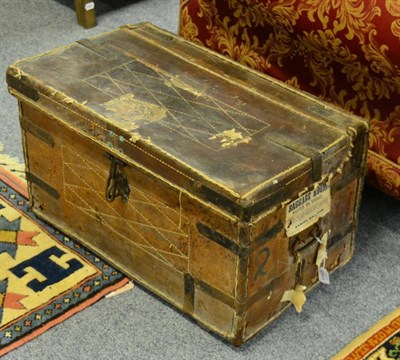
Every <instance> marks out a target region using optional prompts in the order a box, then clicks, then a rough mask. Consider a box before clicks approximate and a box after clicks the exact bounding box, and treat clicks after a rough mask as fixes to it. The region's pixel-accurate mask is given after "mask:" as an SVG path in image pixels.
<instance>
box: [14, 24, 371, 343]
mask: <svg viewBox="0 0 400 360" xmlns="http://www.w3.org/2000/svg"><path fill="white" fill-rule="evenodd" d="M7 82H8V85H9V91H10V92H11V94H12V95H14V96H15V97H17V98H18V102H19V109H20V122H21V128H22V137H23V145H24V149H25V157H26V162H27V164H26V166H27V167H26V169H27V173H26V175H27V179H28V183H29V193H30V201H31V203H32V207H33V210H34V211H35V213H36V214H37V215H38V216H40V217H42V218H44V219H46V220H47V221H49V222H50V223H53V224H55V225H56V226H57V227H59V228H60V229H62V230H63V231H64V232H66V233H67V234H70V235H71V236H74V237H75V238H77V239H78V240H80V241H81V242H82V243H83V244H85V245H86V246H88V247H89V248H91V249H92V250H93V251H95V252H96V253H98V254H99V255H100V256H101V257H103V258H104V259H107V260H108V261H109V262H110V263H112V264H113V265H115V266H116V267H118V268H119V269H120V270H121V271H123V272H124V273H126V274H127V275H128V276H130V277H132V278H133V279H135V280H136V281H138V282H139V283H141V284H142V285H144V286H145V287H147V288H149V289H151V290H152V291H153V292H154V293H156V294H158V295H159V296H161V297H162V298H164V299H166V300H167V301H169V302H170V303H172V304H173V305H175V306H176V307H177V308H178V309H180V310H182V311H183V312H185V313H187V314H188V315H190V316H192V317H193V318H194V319H196V320H197V321H198V322H199V323H200V324H201V325H203V326H205V327H206V328H208V329H210V330H212V331H214V332H216V333H218V334H220V335H221V336H223V337H224V338H226V339H228V340H229V341H231V342H233V343H234V344H235V345H240V344H242V343H243V342H244V341H246V340H247V339H249V338H251V337H252V336H254V335H255V334H256V333H257V332H259V331H260V330H261V329H262V328H263V327H264V326H265V325H266V324H268V323H269V322H270V321H272V320H273V319H275V318H276V317H277V316H278V315H279V314H281V312H282V311H283V310H284V309H286V308H287V307H288V306H290V305H291V304H294V305H295V307H296V309H297V310H301V307H302V305H303V303H304V302H305V294H304V292H306V291H307V290H308V289H310V288H312V287H313V286H314V285H315V284H317V283H318V282H319V280H321V281H325V282H326V281H327V280H328V279H327V273H328V272H331V271H333V270H335V269H337V268H339V267H341V266H342V265H344V264H345V263H347V261H348V260H349V259H350V258H351V256H352V253H353V250H354V236H355V235H354V233H355V228H356V223H357V210H358V205H359V199H360V191H361V187H362V178H363V175H364V168H365V159H366V149H367V143H366V141H367V132H368V129H367V125H366V123H365V122H363V121H361V120H359V119H358V118H355V117H353V116H351V115H349V114H347V113H344V112H342V111H340V110H337V109H335V108H332V107H330V106H329V105H327V104H325V103H322V102H321V101H319V100H318V99H316V98H314V97H310V96H307V95H304V94H302V93H300V92H297V91H295V90H294V89H292V88H290V87H288V86H286V85H284V84H283V83H278V82H276V81H274V80H272V79H271V78H269V77H267V76H264V75H261V74H259V73H257V72H254V71H252V70H249V69H247V68H245V67H243V66H241V65H238V64H236V63H234V62H232V61H230V60H228V59H226V58H224V57H222V56H220V55H217V54H214V53H212V52H210V51H209V50H205V49H203V48H201V47H199V46H197V45H194V44H191V43H188V42H186V41H185V40H183V39H181V38H179V37H177V36H175V35H172V34H170V33H167V32H165V31H162V30H160V29H158V28H156V27H154V26H152V25H151V24H147V23H146V24H139V25H132V26H124V27H122V28H120V29H118V30H115V31H112V32H109V33H106V34H102V35H99V36H96V37H93V38H90V39H84V40H80V41H77V42H76V43H74V44H72V45H70V46H66V47H63V48H60V49H56V50H53V51H50V52H48V53H46V54H43V55H39V56H37V57H33V58H30V59H26V60H22V61H19V62H17V63H16V64H14V65H12V66H10V67H9V68H8V71H7Z"/></svg>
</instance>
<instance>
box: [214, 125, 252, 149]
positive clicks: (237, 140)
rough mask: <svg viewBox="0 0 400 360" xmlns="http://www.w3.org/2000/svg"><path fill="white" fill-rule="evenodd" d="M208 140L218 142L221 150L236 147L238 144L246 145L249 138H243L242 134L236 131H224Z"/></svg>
mask: <svg viewBox="0 0 400 360" xmlns="http://www.w3.org/2000/svg"><path fill="white" fill-rule="evenodd" d="M209 140H219V141H220V143H221V148H227V147H231V146H237V145H238V144H248V143H249V142H250V140H251V138H250V137H246V138H245V137H243V134H242V133H241V132H240V131H237V130H236V129H231V130H225V131H223V132H221V133H219V134H216V135H213V136H211V137H210V138H209Z"/></svg>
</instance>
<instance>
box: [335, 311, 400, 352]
mask: <svg viewBox="0 0 400 360" xmlns="http://www.w3.org/2000/svg"><path fill="white" fill-rule="evenodd" d="M361 359H363V360H364V359H365V360H394V359H395V360H399V359H400V308H398V309H396V310H395V311H394V312H392V313H391V314H390V315H388V316H386V317H385V318H384V319H382V320H381V321H379V322H378V323H377V324H375V325H374V326H373V327H372V328H371V329H369V330H368V331H367V332H366V333H364V334H362V335H360V336H359V337H358V338H357V339H355V340H354V341H353V342H352V343H350V344H349V345H347V346H346V347H345V348H344V349H343V350H342V351H341V352H340V353H339V354H337V355H336V356H334V357H333V358H332V360H361Z"/></svg>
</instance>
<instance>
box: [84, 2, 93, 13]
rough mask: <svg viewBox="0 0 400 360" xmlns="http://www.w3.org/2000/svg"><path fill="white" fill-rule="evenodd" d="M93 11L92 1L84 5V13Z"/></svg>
mask: <svg viewBox="0 0 400 360" xmlns="http://www.w3.org/2000/svg"><path fill="white" fill-rule="evenodd" d="M93 9H94V2H93V1H91V2H88V3H86V4H85V10H86V11H89V10H93Z"/></svg>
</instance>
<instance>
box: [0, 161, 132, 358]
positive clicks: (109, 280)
mask: <svg viewBox="0 0 400 360" xmlns="http://www.w3.org/2000/svg"><path fill="white" fill-rule="evenodd" d="M16 173H18V169H17V171H16ZM20 177H23V176H22V175H21V176H20ZM127 282H128V279H127V278H125V277H124V276H123V275H122V274H121V273H119V272H118V271H116V270H115V269H114V268H112V267H111V266H109V265H108V264H106V263H104V262H103V261H102V260H101V259H99V258H98V257H97V256H95V255H94V254H92V253H91V252H89V251H87V250H86V249H84V248H83V247H81V246H80V245H79V244H77V243H75V242H74V241H73V240H71V239H70V238H68V237H67V236H65V235H63V234H62V233H60V232H58V231H57V230H56V229H54V228H53V227H51V226H49V225H48V224H46V223H45V222H43V221H41V220H39V219H38V218H36V217H35V215H34V214H32V213H31V212H30V211H29V204H28V202H27V191H26V185H25V183H24V181H23V180H21V179H20V178H19V177H16V176H15V175H13V174H11V172H9V171H7V170H5V168H4V167H1V166H0V356H1V355H4V354H5V353H7V352H8V351H10V350H12V349H15V348H16V347H18V346H20V345H22V344H24V343H26V342H27V341H29V340H31V339H32V338H34V337H36V336H38V335H40V334H41V333H43V332H44V331H46V330H47V329H49V328H50V327H52V326H54V325H56V324H58V323H60V322H61V321H63V320H65V319H67V318H68V317H70V316H71V315H73V314H75V313H77V312H78V311H81V310H82V309H84V308H86V307H88V306H89V305H91V304H93V303H94V302H96V301H97V300H98V299H100V298H102V297H103V296H105V295H106V294H108V293H110V292H112V291H115V290H116V289H118V288H120V287H122V286H123V285H125V284H126V283H127Z"/></svg>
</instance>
